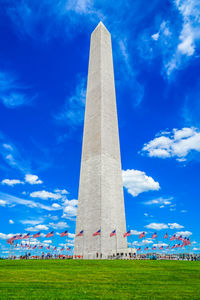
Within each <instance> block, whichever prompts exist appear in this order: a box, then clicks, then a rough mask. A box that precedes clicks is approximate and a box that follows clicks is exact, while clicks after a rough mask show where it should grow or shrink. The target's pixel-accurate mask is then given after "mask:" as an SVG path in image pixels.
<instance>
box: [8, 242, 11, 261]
mask: <svg viewBox="0 0 200 300" xmlns="http://www.w3.org/2000/svg"><path fill="white" fill-rule="evenodd" d="M11 244H12V243H10V249H9V255H8V257H9V258H10V252H11Z"/></svg>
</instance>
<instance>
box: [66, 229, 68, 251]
mask: <svg viewBox="0 0 200 300" xmlns="http://www.w3.org/2000/svg"><path fill="white" fill-rule="evenodd" d="M67 245H68V233H67V238H66V256H68V255H67Z"/></svg>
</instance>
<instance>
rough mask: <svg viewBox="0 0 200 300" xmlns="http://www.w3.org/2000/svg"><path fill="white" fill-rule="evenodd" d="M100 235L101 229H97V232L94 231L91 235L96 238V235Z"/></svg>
mask: <svg viewBox="0 0 200 300" xmlns="http://www.w3.org/2000/svg"><path fill="white" fill-rule="evenodd" d="M100 234H101V229H99V230H98V231H96V232H95V233H93V235H92V236H97V235H100Z"/></svg>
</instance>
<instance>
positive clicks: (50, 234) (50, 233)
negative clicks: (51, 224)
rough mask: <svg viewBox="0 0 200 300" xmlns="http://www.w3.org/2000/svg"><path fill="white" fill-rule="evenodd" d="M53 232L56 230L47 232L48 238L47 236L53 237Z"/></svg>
mask: <svg viewBox="0 0 200 300" xmlns="http://www.w3.org/2000/svg"><path fill="white" fill-rule="evenodd" d="M53 234H54V231H51V232H49V233H47V235H46V236H45V237H46V238H47V237H52V236H53Z"/></svg>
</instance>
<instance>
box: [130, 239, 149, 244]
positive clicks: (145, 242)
mask: <svg viewBox="0 0 200 300" xmlns="http://www.w3.org/2000/svg"><path fill="white" fill-rule="evenodd" d="M149 244H153V241H152V240H151V239H144V240H142V241H140V242H138V241H134V242H133V245H134V246H144V245H149Z"/></svg>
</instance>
